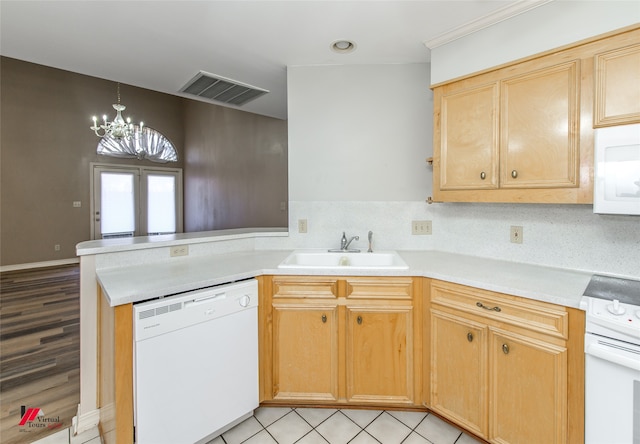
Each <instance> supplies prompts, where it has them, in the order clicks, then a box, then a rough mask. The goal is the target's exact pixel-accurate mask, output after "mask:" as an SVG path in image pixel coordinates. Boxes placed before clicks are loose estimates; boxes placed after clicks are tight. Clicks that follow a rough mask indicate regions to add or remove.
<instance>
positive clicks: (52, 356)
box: [0, 265, 80, 444]
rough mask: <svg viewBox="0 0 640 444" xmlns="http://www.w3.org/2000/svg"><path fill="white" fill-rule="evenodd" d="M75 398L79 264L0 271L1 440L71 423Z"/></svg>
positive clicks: (7, 442) (23, 438)
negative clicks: (28, 417)
mask: <svg viewBox="0 0 640 444" xmlns="http://www.w3.org/2000/svg"><path fill="white" fill-rule="evenodd" d="M79 402H80V273H79V266H78V265H67V266H61V267H52V268H41V269H32V270H24V271H11V272H5V273H1V274H0V442H2V443H3V444H13V443H30V442H32V441H35V440H37V439H41V438H42V437H44V436H46V435H48V434H50V433H55V432H57V431H58V430H60V429H63V428H67V427H70V426H71V418H73V416H75V414H76V411H77V407H78V403H79ZM28 409H39V411H38V410H31V413H33V420H32V421H26V422H24V421H23V414H24V413H23V412H27V413H28V412H29V410H28ZM36 413H37V415H36ZM26 416H29V415H28V414H27V415H26ZM21 422H24V424H23V425H20V423H21Z"/></svg>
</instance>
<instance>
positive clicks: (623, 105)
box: [593, 44, 640, 127]
mask: <svg viewBox="0 0 640 444" xmlns="http://www.w3.org/2000/svg"><path fill="white" fill-rule="evenodd" d="M594 59H595V62H594V63H595V71H594V75H595V104H594V119H593V120H594V126H595V127H602V126H610V125H624V124H627V123H638V122H640V44H635V45H630V46H625V47H623V48H620V49H615V50H612V51H606V52H602V53H599V54H596V55H595V57H594Z"/></svg>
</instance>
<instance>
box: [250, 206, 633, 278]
mask: <svg viewBox="0 0 640 444" xmlns="http://www.w3.org/2000/svg"><path fill="white" fill-rule="evenodd" d="M299 219H306V220H307V233H304V234H303V233H298V231H297V228H298V220H299ZM412 220H431V221H432V225H433V234H432V235H420V236H417V235H412V234H411V221H412ZM512 225H517V226H522V227H523V243H522V244H516V243H511V242H510V227H511V226H512ZM289 230H290V232H289V237H288V238H277V239H259V240H257V242H256V245H257V248H278V249H279V248H287V249H289V248H291V249H294V248H336V247H339V245H340V237H341V236H342V232H343V231H345V232H346V234H347V236H356V235H357V236H360V240H359V241H354V244H353V245H354V246H355V247H356V248H360V249H363V250H366V249H367V247H368V244H367V233H368V232H369V230H371V231H373V233H374V236H373V239H374V244H373V247H374V250H440V251H449V252H453V253H462V254H468V255H473V256H480V257H489V258H497V259H504V260H510V261H516V262H526V263H531V264H538V265H548V266H552V267H562V268H570V269H577V270H585V271H591V272H601V273H608V274H616V275H622V276H629V277H636V278H640V217H638V216H617V215H616V216H614V215H599V214H594V213H593V209H592V206H591V205H547V204H517V205H514V204H477V203H439V204H432V205H428V204H426V203H424V202H370V201H356V202H354V201H345V202H340V201H337V202H336V201H331V202H328V201H312V202H307V201H292V202H290V203H289Z"/></svg>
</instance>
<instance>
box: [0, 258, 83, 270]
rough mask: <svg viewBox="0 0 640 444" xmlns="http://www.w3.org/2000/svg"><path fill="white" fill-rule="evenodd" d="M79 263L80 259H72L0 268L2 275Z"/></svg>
mask: <svg viewBox="0 0 640 444" xmlns="http://www.w3.org/2000/svg"><path fill="white" fill-rule="evenodd" d="M79 263H80V259H79V258H77V257H72V258H70V259H58V260H55V261H44V262H31V263H28V264H15V265H2V266H0V273H3V272H5V271H17V270H28V269H30V268H44V267H57V266H59V265H69V264H79Z"/></svg>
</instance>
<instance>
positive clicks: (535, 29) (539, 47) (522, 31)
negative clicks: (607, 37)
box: [431, 0, 640, 85]
mask: <svg viewBox="0 0 640 444" xmlns="http://www.w3.org/2000/svg"><path fill="white" fill-rule="evenodd" d="M638 22H640V3H639V2H638V0H631V1H626V0H625V1H621V0H606V1H585V0H579V1H575V0H557V1H553V2H550V3H546V4H544V5H542V6H540V7H538V8H535V9H532V10H530V11H527V12H526V13H524V14H521V15H519V16H516V17H513V18H511V19H509V20H505V21H503V22H500V23H498V24H496V25H494V26H491V27H489V28H485V29H482V30H480V31H477V32H475V33H473V34H471V35H468V36H465V37H463V38H460V39H458V40H454V41H453V42H450V43H447V44H445V45H442V46H439V47H437V48H433V49H432V50H431V83H432V84H434V85H435V84H437V83H441V82H444V81H446V80H450V79H454V78H456V77H460V76H464V75H467V74H471V73H474V72H477V71H481V70H483V69H487V68H491V67H493V66H497V65H501V64H503V63H507V62H510V61H512V60H517V59H520V58H523V57H527V56H530V55H533V54H537V53H540V52H544V51H548V50H549V49H553V48H557V47H559V46H563V45H568V44H571V43H574V42H577V41H579V40H584V39H586V38H589V37H593V36H596V35H599V34H604V33H606V32H610V31H613V30H616V29H620V28H623V27H625V26H629V25H633V24H636V23H638Z"/></svg>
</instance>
